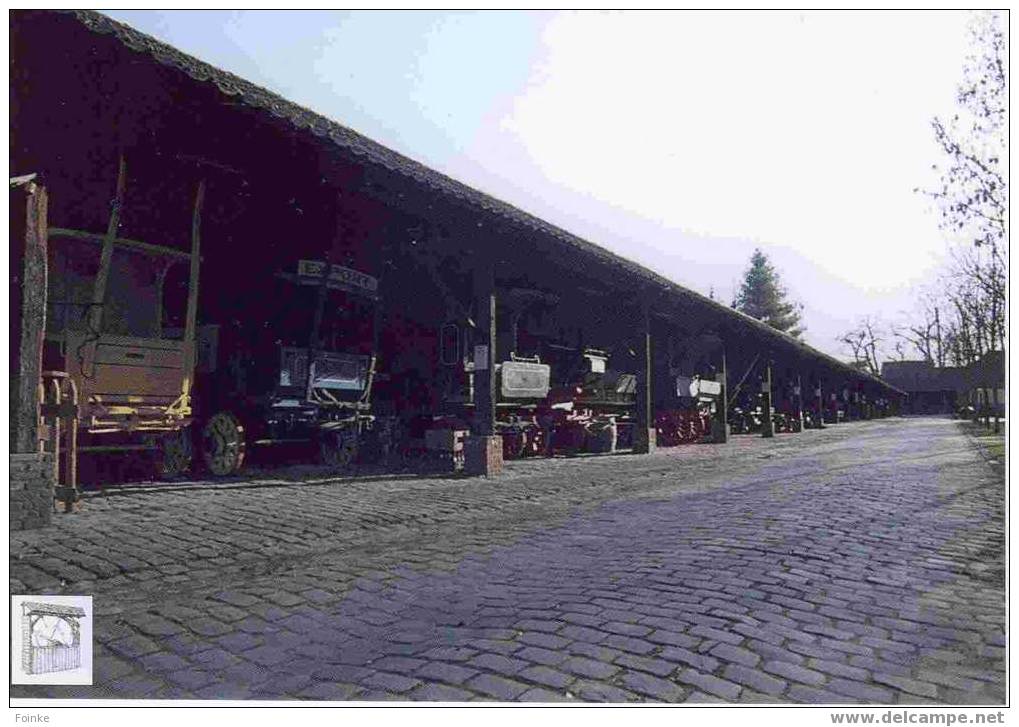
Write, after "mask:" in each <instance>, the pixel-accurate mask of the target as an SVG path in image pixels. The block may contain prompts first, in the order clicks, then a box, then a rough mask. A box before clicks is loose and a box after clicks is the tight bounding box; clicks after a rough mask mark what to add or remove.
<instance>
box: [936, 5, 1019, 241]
mask: <svg viewBox="0 0 1019 727" xmlns="http://www.w3.org/2000/svg"><path fill="white" fill-rule="evenodd" d="M970 36H971V41H972V43H973V47H974V52H973V54H971V55H970V56H969V57H968V58H967V61H966V65H965V67H964V69H963V79H962V82H961V83H960V84H959V85H958V87H957V88H956V102H957V103H958V113H956V114H955V116H953V117H952V118H951V119H949V120H943V119H941V118H935V119H934V120H933V121H932V122H931V124H932V126H933V128H934V138H935V140H936V141H937V142H938V145H939V146H940V147H941V150H942V151H943V152H944V154H945V156H946V157H947V160H946V162H945V163H943V164H942V165H940V166H939V165H935V169H938V170H939V171H940V172H941V188H940V189H939V190H928V194H930V195H931V196H932V197H934V198H935V199H936V200H938V202H939V203H940V207H941V226H942V229H944V230H946V231H948V232H951V233H953V234H961V235H964V236H966V237H968V238H969V239H970V240H971V241H972V242H973V244H974V246H976V247H986V248H988V249H989V250H990V251H991V252H992V253H995V252H997V253H1000V254H1002V255H1005V254H1007V251H1006V249H1005V248H1006V246H1007V234H1008V227H1007V224H1008V223H1007V216H1008V178H1007V176H1006V174H1007V166H1006V164H1007V152H1008V140H1007V138H1006V134H1007V131H1008V44H1007V41H1006V39H1005V35H1004V32H1003V31H1002V27H1001V17H1000V16H999V14H998V13H996V12H981V13H977V14H975V15H974V17H973V21H972V24H971V26H970Z"/></svg>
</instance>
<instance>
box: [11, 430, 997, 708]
mask: <svg viewBox="0 0 1019 727" xmlns="http://www.w3.org/2000/svg"><path fill="white" fill-rule="evenodd" d="M313 474H314V473H310V474H309V473H307V472H305V473H303V475H302V477H301V478H299V480H300V481H296V482H289V481H283V479H282V475H274V476H272V477H262V478H256V479H253V480H251V481H249V482H230V483H226V484H204V485H200V486H191V487H189V486H172V487H171V486H163V487H161V488H158V489H148V490H145V489H143V488H136V489H137V490H139V491H135V492H130V493H125V494H111V495H109V496H108V497H105V498H104V497H92V498H90V499H89V500H88V501H87V503H86V507H85V511H84V512H83V513H81V514H77V515H70V516H65V515H60V516H56V517H55V521H56V522H55V524H54V525H53V526H51V527H49V528H46V529H44V530H39V531H32V532H27V533H18V534H14V535H12V537H11V553H12V558H11V563H10V566H11V590H12V592H13V593H70V594H91V595H93V597H94V608H95V612H96V621H95V626H94V630H95V640H96V644H95V666H94V684H95V685H94V686H91V687H41V686H34V687H14V688H13V692H12V696H15V697H17V696H57V697H64V696H91V697H148V698H178V699H179V698H201V699H208V698H234V699H280V698H301V699H322V700H348V699H358V700H388V699H398V700H455V701H459V700H471V699H493V700H524V701H555V700H592V701H612V702H629V701H666V702H684V701H685V702H705V701H728V702H773V703H774V702H800V703H843V702H857V703H893V704H894V703H898V704H906V703H913V704H915V703H927V702H938V703H965V704H997V703H1003V702H1004V700H1005V670H1004V653H1005V641H1004V633H1003V631H1004V517H1003V515H1004V483H1003V479H1002V477H1001V473H1000V471H998V472H996V471H994V470H993V469H992V467H991V466H989V464H988V462H987V461H986V459H985V458H984V457H983V456H982V455H981V454H980V452H978V451H977V450H976V449H975V447H974V445H973V442H972V441H971V440H970V438H969V437H968V436H967V435H966V434H964V433H963V431H962V429H961V428H960V426H959V425H958V424H957V423H955V422H952V421H949V420H943V419H896V420H884V421H875V422H864V423H853V424H847V425H840V426H836V427H831V428H829V429H827V430H825V431H809V432H805V433H803V434H799V435H785V436H779V437H777V438H775V439H773V440H763V439H761V438H758V437H737V438H734V441H733V442H731V443H730V444H728V445H724V446H716V445H703V446H688V447H679V448H674V449H670V450H660V451H659V452H657V453H656V454H654V455H652V456H645V457H636V456H614V457H599V458H577V459H556V460H551V461H549V460H543V461H539V460H533V461H522V462H515V463H511V464H510V465H509V467H508V471H507V473H506V474H505V475H504V476H503V477H501V478H498V479H495V480H491V481H488V480H484V479H442V478H413V477H403V478H400V477H395V478H394V477H390V478H384V477H379V478H364V479H361V480H350V479H348V480H336V479H331V480H330V479H327V478H326V477H324V476H322V475H321V474H319V475H318V477H317V478H316V477H315V476H312V475H313ZM273 477H276V479H273Z"/></svg>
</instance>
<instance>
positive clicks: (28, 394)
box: [10, 182, 47, 453]
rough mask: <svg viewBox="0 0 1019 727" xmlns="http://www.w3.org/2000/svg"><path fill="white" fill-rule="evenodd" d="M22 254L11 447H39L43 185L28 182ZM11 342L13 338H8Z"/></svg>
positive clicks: (43, 300)
mask: <svg viewBox="0 0 1019 727" xmlns="http://www.w3.org/2000/svg"><path fill="white" fill-rule="evenodd" d="M26 192H27V194H26V200H25V201H26V204H25V234H24V257H23V260H22V261H21V270H20V271H19V272H18V277H19V278H20V281H19V283H20V288H21V308H20V311H19V317H20V322H21V330H20V331H17V332H15V331H12V334H13V335H12V338H13V337H14V336H17V337H18V339H17V341H18V342H17V345H18V347H19V348H18V370H17V371H16V372H15V371H12V372H11V374H12V375H14V376H16V382H14V386H12V389H14V390H13V391H12V392H11V395H12V397H13V400H12V401H11V410H12V411H11V415H12V416H11V435H10V436H11V451H13V452H18V453H30V452H37V451H39V438H40V437H39V405H40V400H39V381H40V375H41V374H42V342H43V336H44V334H45V330H46V285H47V282H46V278H47V270H46V217H47V195H46V189H45V187H41V186H39V185H37V184H35V183H31V182H30V183H29V184H28V185H27V189H26ZM11 343H12V344H13V343H14V341H13V340H12V341H11Z"/></svg>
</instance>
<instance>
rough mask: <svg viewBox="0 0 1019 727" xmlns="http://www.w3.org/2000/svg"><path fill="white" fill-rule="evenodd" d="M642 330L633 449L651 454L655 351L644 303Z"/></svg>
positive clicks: (642, 308) (653, 435)
mask: <svg viewBox="0 0 1019 727" xmlns="http://www.w3.org/2000/svg"><path fill="white" fill-rule="evenodd" d="M638 330H639V331H640V334H639V338H638V341H637V392H636V395H637V400H636V402H635V411H634V419H635V420H636V423H635V425H634V429H635V431H634V436H633V451H634V453H636V454H650V453H651V452H654V451H655V445H656V444H657V441H656V439H657V437H656V434H657V433H656V431H655V412H654V399H653V398H652V396H651V394H652V391H651V382H652V377H653V375H654V374H653V370H652V367H653V363H654V352H653V350H652V347H651V345H652V344H651V316H650V312H649V311H648V309H647V306H646V305H644V306H642V307H641V310H640V322H639V324H638Z"/></svg>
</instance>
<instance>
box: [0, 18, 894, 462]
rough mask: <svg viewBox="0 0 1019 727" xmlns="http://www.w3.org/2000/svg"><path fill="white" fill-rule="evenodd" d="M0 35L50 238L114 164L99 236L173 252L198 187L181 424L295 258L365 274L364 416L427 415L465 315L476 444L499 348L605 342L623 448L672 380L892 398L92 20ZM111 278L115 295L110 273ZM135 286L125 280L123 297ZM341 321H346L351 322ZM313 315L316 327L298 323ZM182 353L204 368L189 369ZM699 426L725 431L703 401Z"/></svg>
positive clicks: (398, 159) (782, 395)
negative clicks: (192, 322)
mask: <svg viewBox="0 0 1019 727" xmlns="http://www.w3.org/2000/svg"><path fill="white" fill-rule="evenodd" d="M10 24H11V97H12V103H11V106H12V112H11V114H12V115H11V124H12V145H11V165H12V170H13V172H14V173H19V174H20V173H28V172H36V173H38V174H39V175H40V178H41V179H42V180H44V182H45V184H46V186H47V189H48V192H49V198H50V207H49V217H50V227H51V228H57V229H73V230H79V231H90V232H91V233H93V234H94V235H95V236H99V235H100V233H101V232H102V231H103V230H104V229H105V228H106V227H107V225H108V224H109V219H110V199H111V198H113V196H114V194H113V191H114V189H115V188H116V186H117V169H118V160H119V159H121V158H124V159H126V166H127V185H126V186H127V190H126V193H125V195H124V199H123V203H122V205H120V208H119V210H118V211H119V215H120V219H119V221H118V228H119V232H118V235H120V236H121V237H123V238H125V239H130V240H134V241H136V242H138V243H142V244H144V245H158V246H160V248H161V249H164V250H171V251H174V250H175V251H177V252H178V253H180V254H181V255H186V254H187V252H188V251H189V249H190V244H191V240H192V237H193V230H192V227H193V225H194V224H195V220H194V217H193V215H192V214H191V209H192V206H193V203H194V195H195V189H196V187H197V186H198V185H199V184H200V183H201V184H203V185H204V189H205V197H204V207H203V209H202V214H201V237H202V253H201V285H200V287H199V294H198V299H197V311H198V312H197V315H198V326H199V327H200V328H202V329H203V330H204V331H205V332H206V334H205V335H204V337H203V335H202V334H201V333H200V334H199V336H198V338H199V341H200V343H199V349H200V350H199V353H198V358H199V362H198V368H199V373H198V374H197V375H196V376H197V381H196V389H197V391H198V395H197V398H196V401H195V416H196V417H197V418H198V419H199V421H202V420H208V419H209V418H210V417H212V416H214V415H215V414H216V413H217V412H218V411H220V410H223V409H224V408H226V407H228V406H231V405H232V404H231V403H230V400H229V399H230V397H235V398H236V397H243V396H245V395H246V394H245V392H244V391H241V390H240V389H238V388H237V387H236V386H233V385H232V388H230V389H229V391H228V390H227V388H226V387H225V386H224V385H223V384H222V383H221V382H219V381H220V380H218V379H216V378H215V377H214V374H217V372H218V374H219V375H222V374H223V372H224V371H225V370H227V369H229V367H230V366H236V371H234V372H233V374H231V376H232V381H234V382H236V380H237V378H238V376H240V377H241V378H243V375H242V374H241V373H239V372H240V371H241V370H242V369H243V366H244V364H245V362H246V361H249V360H250V359H252V358H253V357H254V358H257V357H260V356H271V355H275V354H272V353H271V352H270V351H269V349H271V348H272V346H276V345H281V341H279V340H277V339H278V338H279V334H278V329H272V330H270V329H271V327H267V328H266V330H265V332H264V336H262V337H261V338H259V337H258V336H254V334H252V333H251V331H252V329H251V327H250V326H247V327H246V328H245V329H244V331H245V332H244V334H243V335H245V336H247V337H248V338H249V339H251V338H253V337H254V338H255V339H258V340H251V341H248V343H245V344H243V345H242V344H241V343H239V342H238V341H239V340H240V337H242V336H241V334H240V333H238V336H237V337H235V338H233V339H231V333H230V330H231V326H232V325H233V324H234V323H237V322H239V321H241V320H242V319H244V320H247V321H248V322H249V323H250V321H251V320H252V319H257V320H261V319H265V320H266V321H268V320H270V319H273V318H274V316H277V315H279V314H280V313H279V310H278V309H279V307H280V303H281V301H282V300H283V299H284V298H288V297H289V294H288V293H285V292H281V289H280V288H279V286H280V285H281V283H280V282H279V280H280V276H281V275H293V273H294V267H295V265H296V264H297V263H299V261H301V260H308V261H328V262H329V263H330V264H332V265H339V266H341V267H342V268H343V269H345V270H354V271H360V272H361V273H363V274H365V275H367V276H368V277H369V278H371V279H374V280H375V281H376V282H377V290H374V289H373V292H374V293H376V294H377V295H376V296H375V297H377V299H378V301H380V303H379V305H377V306H376V307H375V308H376V309H375V311H374V312H373V313H372V314H371V315H374V316H376V319H375V325H373V326H372V327H371V328H372V329H373V330H372V332H369V331H368V330H367V327H366V330H365V331H363V332H361V334H359V340H360V341H361V344H363V345H364V347H365V351H366V352H371V353H372V354H373V355H376V360H373V362H372V366H373V371H374V372H375V374H376V376H375V379H376V380H375V381H374V386H375V389H376V391H375V400H376V410H377V411H386V410H390V411H397V410H400V411H403V410H406V409H408V408H413V407H416V408H418V409H421V410H428V409H429V408H432V409H434V408H435V406H436V404H437V401H438V399H439V398H440V392H439V390H438V389H439V387H438V386H437V385H436V384H435V382H436V381H438V380H440V379H442V378H443V376H447V378H448V373H449V372H448V371H446V370H445V369H444V361H443V356H444V351H445V349H444V346H445V345H446V343H447V342H444V340H443V339H442V335H441V333H439V330H440V327H441V326H443V325H444V324H446V325H448V324H450V322H465V321H466V322H467V323H468V324H469V325H468V326H467V328H468V329H469V336H465V337H461V336H460V335H459V334H458V335H457V336H456V341H455V344H456V347H457V356H456V358H461V357H462V356H463V355H464V354H465V353H470V355H471V356H472V357H473V361H472V364H473V366H474V368H475V371H474V373H473V388H474V407H473V414H472V419H473V422H472V424H473V427H472V428H473V429H474V431H475V434H477V435H480V437H479V439H480V440H484V438H485V437H487V436H490V435H492V434H494V433H495V431H496V420H497V413H496V412H497V404H498V399H499V393H498V391H497V377H496V376H495V375H493V372H494V371H495V369H496V365H497V364H498V363H499V362H500V361H502V360H504V359H505V357H506V356H507V355H508V353H509V352H513V353H514V354H516V353H520V354H522V355H527V354H530V353H535V352H537V351H538V350H539V348H541V350H542V351H548V350H550V348H549V347H550V346H551V347H552V348H555V347H558V348H559V349H564V350H565V349H569V350H571V351H573V352H582V351H583V350H585V349H586V348H589V347H590V348H596V349H600V350H604V351H605V352H606V355H607V357H608V361H609V363H608V365H609V366H610V367H614V368H616V369H618V370H620V371H630V372H633V373H634V374H635V375H636V378H635V382H636V389H637V390H636V406H635V407H634V411H633V415H634V416H633V418H634V420H635V434H634V445H635V448H636V449H638V450H644V451H647V450H649V449H651V448H653V446H654V441H655V424H654V423H655V409H656V406H657V407H658V408H662V407H668V406H669V405H670V404H669V398H670V396H671V394H670V390H671V389H674V387H675V375H676V373H677V372H680V373H686V374H698V375H700V376H702V377H705V378H708V377H711V378H714V377H716V376H718V377H720V378H721V379H722V380H723V382H727V383H728V384H729V385H730V389H731V390H732V392H731V393H729V394H728V395H723V396H722V402H723V403H724V402H726V401H728V400H733V401H735V396H734V393H735V392H737V391H740V390H743V391H746V390H747V389H748V388H753V389H754V390H760V388H761V386H762V385H763V386H764V387H765V388H766V390H767V392H768V395H769V397H770V396H771V393H772V392H775V395H776V398H779V399H781V400H793V399H795V406H796V407H798V408H800V409H803V408H815V407H821V408H824V407H830V403H831V402H830V399H829V397H830V396H831V395H832V394H835V395H837V397H838V398H839V399H840V400H841V401H842V402H843V406H844V407H848V408H849V409H850V410H851V411H853V412H854V413H856V414H857V415H860V416H862V415H865V413H866V412H868V411H869V407H870V406H872V405H873V404H874V403H875V402H877V401H890V400H893V399H895V398H896V397H898V396H900V395H901V392H899V391H897V390H895V389H894V388H892V387H890V386H888V385H887V384H886V383H885V382H883V381H881V380H880V379H878V378H876V377H873V376H870V375H868V374H866V373H863V372H861V371H859V370H857V369H855V368H852V367H850V366H847V365H846V364H845V363H843V362H841V361H838V360H836V359H834V358H832V357H830V356H828V355H826V354H824V353H822V352H819V351H817V350H815V349H813V348H811V347H810V346H807V345H806V344H804V343H802V342H800V341H798V340H795V339H793V338H791V337H789V336H787V335H785V334H782V333H780V332H778V331H776V330H774V329H772V328H770V327H769V326H767V325H765V324H763V323H761V322H760V321H757V320H754V319H752V318H749V317H747V316H744V315H742V314H740V313H738V312H736V311H733V310H732V309H730V308H728V307H726V306H724V305H721V304H719V303H717V302H715V301H713V300H710V299H708V298H706V297H705V296H702V295H700V294H698V293H696V292H695V291H691V290H689V289H686V288H684V287H682V286H680V285H678V284H676V283H674V282H673V281H670V280H668V279H665V278H663V277H662V276H660V275H657V274H655V273H654V272H652V271H650V270H648V269H646V268H644V267H642V266H640V265H638V264H636V263H634V262H632V261H630V260H627V259H625V258H623V257H621V256H618V255H615V254H613V253H611V252H609V251H607V250H605V249H604V248H602V247H599V246H598V245H595V244H593V243H591V242H589V241H586V240H584V239H582V238H579V237H577V236H575V235H572V234H571V233H569V232H567V231H565V230H563V229H560V228H558V227H556V226H555V225H552V224H550V223H548V222H545V221H544V220H541V219H539V218H537V217H535V216H533V215H530V214H528V213H527V212H525V211H523V210H520V209H518V208H516V207H514V206H512V205H510V204H507V203H505V202H502V201H500V200H497V199H494V198H492V197H490V196H488V195H486V194H484V193H482V192H479V191H477V190H475V189H472V188H470V187H469V186H467V185H464V184H462V183H459V182H457V181H456V180H453V179H451V178H449V177H447V176H445V175H443V174H441V173H439V172H436V171H435V170H432V169H429V168H428V167H426V166H424V165H422V164H419V163H417V162H415V161H414V160H412V159H409V158H407V157H405V156H403V155H401V154H398V153H397V152H394V151H393V150H391V149H388V148H386V147H384V146H382V145H380V144H378V143H376V142H374V141H372V140H370V139H368V138H366V137H364V136H362V135H360V134H357V133H356V132H354V131H352V130H350V129H348V128H346V127H344V126H342V125H340V124H338V123H336V122H334V121H332V120H329V119H327V118H324V117H323V116H321V115H319V114H316V113H314V112H313V111H310V110H308V109H305V108H302V107H300V106H298V105H296V104H293V103H291V102H289V101H287V100H285V99H283V98H281V97H279V96H277V95H275V94H273V93H271V92H269V91H266V90H265V89H262V88H259V87H258V86H256V85H254V84H252V83H250V82H248V81H245V80H243V79H240V78H238V77H236V76H234V75H232V74H230V73H227V72H224V71H221V70H219V69H216V68H214V67H212V66H210V65H208V64H206V63H203V62H202V61H200V60H198V59H195V58H193V57H191V56H188V55H187V54H185V53H182V52H180V51H179V50H177V49H175V48H172V47H170V46H168V45H166V44H164V43H162V42H160V41H157V40H155V39H153V38H151V37H149V36H146V35H145V34H143V33H139V32H137V31H135V30H133V29H131V28H129V27H127V26H125V25H123V24H120V23H117V22H114V21H113V20H111V19H109V18H107V17H106V16H103V15H101V14H98V13H94V12H89V11H73V12H68V13H56V12H37V11H29V12H18V11H16V12H12V13H11V18H10ZM96 242H97V241H95V240H93V241H92V243H89V242H88V241H85V242H83V243H82V244H83V245H84V247H85V248H87V247H88V245H89V244H96ZM134 249H136V250H142V248H141V247H138V246H136V247H135V248H134ZM81 265H83V266H84V267H85V268H86V269H88V265H89V263H87V262H84V263H81ZM186 267H187V266H177V267H176V268H170V272H167V271H166V269H164V268H157V269H154V270H153V271H150V272H147V273H145V274H146V275H149V276H150V277H151V276H158V275H162V276H164V277H163V278H161V279H160V280H159V288H158V294H157V295H156V298H157V300H155V301H153V303H152V305H151V306H149V309H150V310H156V311H157V313H156V314H155V315H156V316H157V318H156V319H153V320H152V321H150V322H149V323H148V324H147V323H146V320H147V319H145V317H144V315H142V313H143V311H142V308H143V306H141V301H140V298H138V301H139V306H138V307H137V308H134V307H129V308H128V309H126V310H125V311H124V313H123V315H122V316H121V319H122V320H123V322H124V323H125V325H128V324H130V325H149V324H151V326H152V327H154V328H156V329H159V330H160V331H164V332H165V331H169V330H173V329H182V328H183V327H184V325H185V322H184V321H183V319H182V317H181V314H180V311H181V310H183V309H184V308H185V306H184V305H183V300H184V298H186V291H187V288H188V286H187V282H188V281H187V279H186V278H187V276H186V272H187V270H186ZM322 269H325V268H322ZM160 271H162V272H160ZM174 276H176V277H174ZM65 279H66V280H71V276H67V277H66V278H65ZM117 284H118V285H126V286H130V285H131V284H132V283H131V280H130V276H120V277H119V282H118V283H117ZM150 290H153V288H152V286H151V284H149V283H145V284H142V283H139V284H138V285H137V286H136V288H135V291H134V294H136V295H138V296H141V295H142V292H143V291H150ZM323 290H324V287H323ZM127 294H128V296H129V297H130V295H131V294H132V291H131V290H128V291H127ZM319 305H320V306H321V303H320V304H319ZM337 305H339V304H337ZM313 308H314V305H313V304H312V303H311V302H310V301H309V302H308V305H307V308H306V309H305V308H301V307H298V309H297V311H296V315H298V316H301V315H305V317H309V318H310V317H313V315H312V312H311V310H312V309H313ZM132 316H133V318H132ZM174 316H176V317H174ZM348 318H349V320H350V321H351V324H350V325H351V326H355V322H356V321H362V322H363V321H364V320H365V316H363V315H353V316H350V317H348ZM320 324H321V322H320V321H319V320H318V319H316V320H315V329H316V330H318V328H319V327H320ZM358 325H359V324H358ZM348 333H349V332H348ZM372 335H374V336H375V337H376V338H375V340H374V341H373V342H372V343H371V345H368V344H367V343H365V341H366V340H367V339H368V338H370V337H371V336H372ZM282 345H284V346H285V345H287V344H286V342H282ZM293 345H294V346H301V345H305V346H306V345H310V344H309V343H303V344H302V343H301V342H300V341H296V342H294V343H293ZM203 346H204V349H203V348H202V347H203ZM217 348H218V349H219V350H218V351H217V350H216V349H217ZM210 349H211V350H212V353H210ZM203 350H204V351H205V354H206V355H207V356H211V357H212V359H213V360H214V361H213V363H211V364H209V362H208V361H207V362H206V365H204V367H203V364H202V360H201V359H202V351H203ZM231 354H234V357H233V359H230V355H231ZM224 355H225V356H226V358H224ZM479 357H480V358H479ZM309 360H310V359H309ZM203 376H206V377H211V378H206V379H204V380H203V378H202V377H203ZM421 382H423V383H421ZM256 388H257V387H256ZM252 390H254V389H252ZM203 391H204V393H203ZM768 405H769V406H770V399H769V401H768ZM203 409H204V410H203ZM718 418H719V419H720V421H721V422H724V421H725V418H726V413H725V406H724V405H723V406H720V407H719V412H718ZM769 420H770V418H769ZM722 431H723V432H724V427H723V428H722ZM263 435H264V436H265V437H269V436H270V434H268V433H265V432H263V433H261V434H260V435H259V436H263ZM720 436H724V434H722V435H720ZM486 451H488V450H486ZM484 459H485V461H488V459H489V458H484Z"/></svg>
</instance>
